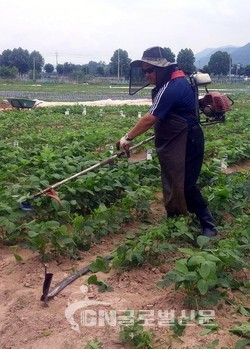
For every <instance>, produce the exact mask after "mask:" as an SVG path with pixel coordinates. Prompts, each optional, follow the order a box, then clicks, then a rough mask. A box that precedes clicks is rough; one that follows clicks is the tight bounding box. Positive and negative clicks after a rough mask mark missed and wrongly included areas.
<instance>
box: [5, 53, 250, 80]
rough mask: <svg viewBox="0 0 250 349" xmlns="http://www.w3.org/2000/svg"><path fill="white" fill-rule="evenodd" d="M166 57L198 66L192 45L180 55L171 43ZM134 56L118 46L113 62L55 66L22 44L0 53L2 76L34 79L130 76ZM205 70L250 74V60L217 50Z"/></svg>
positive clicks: (188, 70)
mask: <svg viewBox="0 0 250 349" xmlns="http://www.w3.org/2000/svg"><path fill="white" fill-rule="evenodd" d="M164 50H165V52H166V57H167V59H168V60H169V61H170V62H177V64H178V66H179V67H180V68H181V69H182V70H184V72H185V73H186V74H191V73H192V72H194V71H195V70H196V67H195V56H194V53H193V51H192V50H191V49H188V48H185V49H182V50H180V52H179V53H178V55H177V56H175V54H174V53H173V52H172V50H171V49H170V48H168V47H164ZM130 63H131V59H130V58H129V55H128V52H127V51H126V50H123V49H120V48H119V49H117V50H116V51H115V52H114V53H113V56H112V57H111V58H110V62H109V63H108V64H106V63H105V62H103V61H100V62H95V61H90V62H89V63H88V64H83V65H81V64H73V63H69V62H65V63H64V64H57V65H56V66H54V65H53V64H51V63H47V64H45V60H44V58H43V56H42V55H41V53H40V52H38V51H32V52H31V53H29V51H28V50H24V49H22V48H21V47H19V48H15V49H13V50H9V49H7V50H4V51H3V52H2V54H0V77H1V78H5V79H15V78H17V77H23V76H28V77H29V78H31V79H33V80H37V79H40V78H41V76H42V74H54V75H55V74H56V75H59V76H68V77H71V78H75V79H77V80H79V81H84V79H85V78H86V77H87V76H99V77H117V78H118V79H128V78H129V71H130ZM202 70H203V71H204V72H207V73H209V74H214V75H217V76H225V75H228V74H229V72H230V73H231V74H234V75H238V76H240V75H246V76H250V64H249V65H247V66H245V67H244V66H242V65H239V64H232V62H231V57H230V55H229V54H228V53H227V52H222V51H217V52H215V53H214V54H212V55H211V57H210V60H209V62H208V64H207V65H205V66H204V67H203V68H202Z"/></svg>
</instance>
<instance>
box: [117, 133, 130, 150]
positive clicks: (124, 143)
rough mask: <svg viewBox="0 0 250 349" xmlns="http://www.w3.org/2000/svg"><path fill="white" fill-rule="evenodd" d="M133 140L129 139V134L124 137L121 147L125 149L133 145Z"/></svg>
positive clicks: (121, 140)
mask: <svg viewBox="0 0 250 349" xmlns="http://www.w3.org/2000/svg"><path fill="white" fill-rule="evenodd" d="M131 141H132V139H131V138H128V134H126V135H125V136H123V137H122V138H121V139H120V141H119V143H120V146H121V147H123V148H125V147H126V145H129V144H130V143H131Z"/></svg>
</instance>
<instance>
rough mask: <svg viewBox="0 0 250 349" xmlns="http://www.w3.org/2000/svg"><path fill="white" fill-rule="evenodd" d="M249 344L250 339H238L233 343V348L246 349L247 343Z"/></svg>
mask: <svg viewBox="0 0 250 349" xmlns="http://www.w3.org/2000/svg"><path fill="white" fill-rule="evenodd" d="M249 344H250V339H239V340H238V341H237V342H236V343H235V347H234V349H246V348H247V345H249Z"/></svg>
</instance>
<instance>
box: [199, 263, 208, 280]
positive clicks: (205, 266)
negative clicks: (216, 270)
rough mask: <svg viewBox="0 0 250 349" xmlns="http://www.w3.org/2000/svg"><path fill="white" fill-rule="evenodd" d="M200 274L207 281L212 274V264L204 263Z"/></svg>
mask: <svg viewBox="0 0 250 349" xmlns="http://www.w3.org/2000/svg"><path fill="white" fill-rule="evenodd" d="M199 273H200V276H201V277H202V278H203V279H207V277H208V276H209V274H210V263H208V262H204V263H202V264H201V267H200V269H199Z"/></svg>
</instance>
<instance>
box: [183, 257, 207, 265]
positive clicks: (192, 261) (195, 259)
mask: <svg viewBox="0 0 250 349" xmlns="http://www.w3.org/2000/svg"><path fill="white" fill-rule="evenodd" d="M203 262H204V257H203V256H201V255H194V256H192V257H190V258H189V259H188V261H187V265H188V266H189V267H190V266H193V265H200V264H201V263H203Z"/></svg>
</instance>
